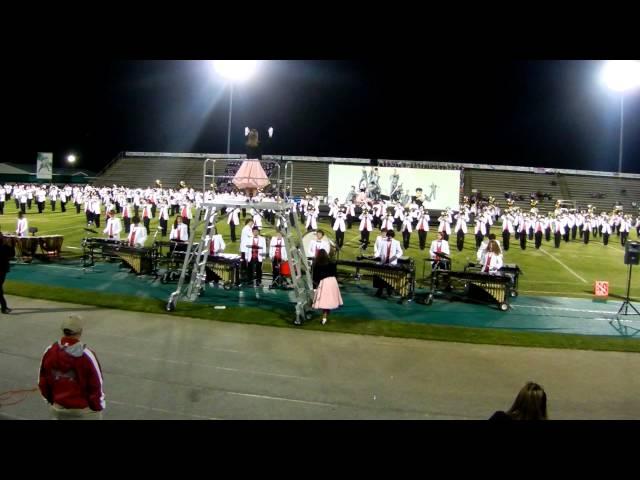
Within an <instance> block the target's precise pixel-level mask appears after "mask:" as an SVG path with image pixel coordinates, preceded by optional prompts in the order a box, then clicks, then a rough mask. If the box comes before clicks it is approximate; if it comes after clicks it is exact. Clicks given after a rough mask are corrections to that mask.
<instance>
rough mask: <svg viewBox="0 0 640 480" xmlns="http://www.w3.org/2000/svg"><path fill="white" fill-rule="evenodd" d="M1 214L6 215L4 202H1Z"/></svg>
mask: <svg viewBox="0 0 640 480" xmlns="http://www.w3.org/2000/svg"><path fill="white" fill-rule="evenodd" d="M0 215H4V202H0Z"/></svg>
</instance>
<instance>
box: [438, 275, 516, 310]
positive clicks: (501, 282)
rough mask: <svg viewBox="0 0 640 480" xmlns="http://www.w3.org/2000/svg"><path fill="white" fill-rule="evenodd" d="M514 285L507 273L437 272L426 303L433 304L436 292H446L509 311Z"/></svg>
mask: <svg viewBox="0 0 640 480" xmlns="http://www.w3.org/2000/svg"><path fill="white" fill-rule="evenodd" d="M512 285H513V278H512V277H511V276H510V275H508V274H506V273H500V272H498V273H494V274H489V273H479V272H454V271H450V270H435V271H434V272H433V275H432V276H431V292H430V293H429V296H428V298H427V301H426V303H427V305H430V304H431V302H432V301H433V295H434V293H436V291H446V292H449V295H453V296H457V297H460V298H462V299H469V300H474V301H479V302H482V303H487V304H497V305H498V307H499V308H500V310H502V311H507V310H508V309H509V292H510V291H511V288H512Z"/></svg>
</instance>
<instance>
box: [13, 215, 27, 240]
mask: <svg viewBox="0 0 640 480" xmlns="http://www.w3.org/2000/svg"><path fill="white" fill-rule="evenodd" d="M28 233H29V222H27V219H26V218H25V217H24V213H22V212H21V211H20V212H18V222H17V225H16V235H17V236H18V237H26V236H27V234H28Z"/></svg>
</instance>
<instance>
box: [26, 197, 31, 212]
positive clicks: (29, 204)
mask: <svg viewBox="0 0 640 480" xmlns="http://www.w3.org/2000/svg"><path fill="white" fill-rule="evenodd" d="M31 201H32V199H31V198H27V208H28V209H29V210H31Z"/></svg>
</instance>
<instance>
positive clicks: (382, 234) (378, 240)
mask: <svg viewBox="0 0 640 480" xmlns="http://www.w3.org/2000/svg"><path fill="white" fill-rule="evenodd" d="M386 240H387V229H386V228H384V227H383V228H381V229H380V233H378V236H377V237H376V241H375V242H374V244H373V254H374V256H376V257H377V256H378V255H377V254H376V252H378V251H379V249H380V244H381V243H382V242H384V241H386Z"/></svg>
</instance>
